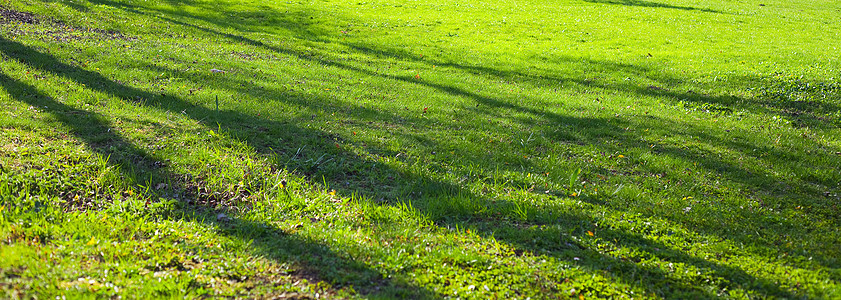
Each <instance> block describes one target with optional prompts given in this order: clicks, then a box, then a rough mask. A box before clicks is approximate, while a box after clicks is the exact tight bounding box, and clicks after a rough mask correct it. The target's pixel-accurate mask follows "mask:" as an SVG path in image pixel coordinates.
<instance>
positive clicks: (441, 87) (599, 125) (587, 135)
mask: <svg viewBox="0 0 841 300" xmlns="http://www.w3.org/2000/svg"><path fill="white" fill-rule="evenodd" d="M159 18H162V19H163V20H166V21H169V22H172V23H174V24H179V25H184V26H187V27H191V28H194V29H198V30H201V31H203V32H206V33H209V34H214V35H218V36H222V37H225V38H228V39H231V40H232V41H238V42H243V43H246V44H249V45H252V46H256V47H261V48H265V49H268V50H271V51H273V52H276V53H281V54H286V55H291V56H295V57H298V58H300V59H303V60H307V61H312V62H317V63H321V64H324V65H327V66H331V67H335V68H341V69H344V70H349V71H353V72H356V73H357V74H360V75H364V76H375V77H388V78H392V79H394V80H396V81H400V82H403V83H405V84H416V85H419V86H425V87H428V88H432V89H434V90H437V91H439V92H442V93H445V94H449V95H452V96H456V97H462V98H465V99H471V100H474V101H476V103H477V104H480V105H479V107H478V108H469V109H471V110H472V111H475V112H476V113H479V114H483V115H489V116H498V117H502V116H504V115H505V113H504V112H500V111H501V110H502V111H510V112H520V113H525V114H527V115H531V117H532V118H534V119H537V120H542V121H545V122H546V123H549V124H552V125H560V124H575V126H577V127H582V128H580V129H581V130H578V131H577V132H576V133H572V132H568V131H562V132H560V133H550V132H548V131H547V132H546V135H547V136H549V137H551V138H552V139H556V140H557V139H560V140H569V141H574V142H578V143H582V144H593V145H596V144H600V143H599V141H600V140H602V139H604V138H606V137H607V138H611V137H612V138H616V139H620V140H622V141H623V142H624V144H626V145H629V146H630V147H632V148H645V147H647V145H645V144H644V143H643V141H639V140H638V137H636V136H634V135H632V134H614V135H613V136H602V135H601V134H602V133H608V132H622V130H621V129H622V128H625V127H628V126H630V125H634V126H640V127H642V126H649V127H653V126H652V124H653V123H652V122H651V121H650V120H648V121H639V122H631V121H606V120H602V119H596V118H575V117H569V116H563V115H560V114H554V113H550V112H547V111H543V110H539V109H535V108H532V107H524V106H521V105H516V104H513V103H511V102H509V101H505V100H504V99H499V98H496V97H491V96H486V95H482V94H479V93H474V92H469V91H467V90H466V89H465V88H461V87H458V86H451V85H446V84H440V83H435V82H427V81H423V80H417V79H414V78H411V77H409V76H392V75H388V74H384V73H380V72H377V71H373V70H368V69H364V68H362V67H358V66H353V65H349V64H344V63H340V62H336V61H329V60H325V59H318V58H315V57H313V56H312V55H306V54H304V53H301V52H297V51H293V50H289V49H283V48H280V47H276V46H270V45H266V44H264V43H262V42H260V41H257V40H254V39H250V38H247V37H244V36H238V35H235V34H230V33H221V32H218V31H215V30H213V29H210V28H204V27H201V26H198V25H193V24H189V23H185V22H181V21H177V20H174V19H170V18H167V17H159ZM223 23H224V22H223ZM379 52H381V53H385V54H388V53H390V52H389V51H388V50H387V49H386V50H385V51H379ZM394 57H395V59H398V60H400V61H410V60H411V58H409V57H410V56H408V55H406V56H403V55H395V56H394ZM588 63H590V64H592V65H599V63H598V62H588ZM450 66H451V67H454V68H458V69H463V70H467V71H471V72H476V73H480V74H491V75H493V76H496V77H497V78H506V77H512V76H521V77H526V78H528V77H529V76H532V75H528V74H522V73H518V72H513V71H510V72H509V71H501V70H495V69H492V68H481V67H469V66H460V67H458V65H457V64H451V65H450ZM604 68H606V69H616V70H617V71H619V72H625V73H630V74H638V73H650V71H651V70H639V69H637V68H639V67H637V66H633V65H627V66H623V65H610V64H608V65H605V66H604ZM170 71H171V72H174V70H170ZM532 78H535V80H537V82H538V83H540V82H546V81H573V82H576V84H580V85H582V86H592V87H596V88H602V89H606V90H626V91H634V92H636V93H638V94H640V95H649V96H651V95H654V96H657V97H669V98H682V97H690V96H691V95H690V93H681V92H672V91H667V90H663V89H658V88H650V87H649V88H646V87H639V86H636V85H623V84H619V85H616V84H608V83H604V84H602V83H599V82H597V81H596V82H594V81H589V80H587V79H579V78H564V77H547V76H538V77H533V76H532ZM662 81H666V82H668V78H665V79H662ZM236 85H237V84H235V83H233V84H230V85H228V86H227V88H228V89H232V90H233V89H237V88H236V87H235V86H236ZM237 91H238V92H249V91H248V90H246V89H238V90H237ZM271 93H272V95H273V98H277V99H284V100H289V99H290V97H288V95H287V94H284V93H283V92H280V91H274V92H271ZM257 97H259V96H257ZM152 98H153V99H155V97H152ZM693 99H697V100H698V101H701V102H714V103H727V101H731V99H717V98H715V97H708V96H703V95H700V96H695V98H693ZM731 102H732V101H731ZM158 103H164V102H163V101H158ZM297 103H298V104H299V105H304V106H311V105H314V104H308V103H307V101H304V100H301V101H297ZM334 104H335V102H334ZM182 106H183V107H187V106H189V105H182ZM177 108H180V107H179V106H176V107H173V108H172V109H171V110H173V111H176V109H177ZM203 109H204V108H199V110H200V111H201V110H203ZM465 109H468V108H465ZM204 110H205V111H204V112H203V113H204V114H209V113H210V112H209V111H207V110H206V109H204ZM190 114H194V117H200V116H202V114H197V113H196V112H190ZM241 117H242V119H238V120H243V121H244V120H248V121H249V122H254V121H253V120H252V119H253V116H241ZM383 117H386V116H383V115H377V114H375V113H372V117H371V118H372V119H376V118H383ZM249 118H251V119H249ZM258 122H263V121H258ZM512 122H525V120H522V119H512ZM654 123H657V122H654ZM660 123H663V122H660ZM264 125H266V126H270V127H271V126H284V125H283V124H276V123H273V122H268V121H266V122H265V124H264ZM452 125H457V124H455V123H446V124H442V125H441V126H452ZM660 125H663V126H672V127H673V126H675V125H676V124H660ZM206 126H208V127H213V126H212V125H206ZM223 126H225V123H223ZM658 126H659V125H658ZM226 128H228V130H230V131H232V132H238V133H243V135H244V136H251V133H252V132H251V130H250V129H246V128H242V127H238V126H233V125H228V127H226ZM291 129H293V130H292V132H293V133H294V132H299V131H300V129H298V130H299V131H295V130H294V129H295V127H294V126H293V127H291ZM498 129H500V130H502V128H498ZM688 130H689V131H691V132H692V134H701V133H703V130H701V129H693V128H689V129H688ZM311 134H313V133H312V132H309V133H308V134H305V135H304V136H312V135H311ZM315 134H318V133H315ZM705 138H713V140H715V138H714V137H711V136H705ZM290 140H292V141H300V139H299V140H294V139H292V138H291V137H290ZM249 143H250V144H251V145H252V146H255V148H258V151H262V150H259V149H264V148H265V147H261V146H260V144H258V143H256V142H255V141H253V140H250V141H249ZM722 143H724V142H722ZM331 146H332V144H330V143H315V144H313V146H312V147H313V150H314V151H315V152H316V153H317V154H316V155H318V154H319V153H333V154H335V151H333V150H331ZM429 147H430V148H436V147H437V146H436V145H435V144H434V143H432V145H430V146H429ZM599 147H601V148H602V149H603V150H605V151H607V152H610V151H615V150H621V149H623V148H627V147H628V146H626V147H622V148H620V147H615V146H605V145H600V146H599ZM729 147H731V148H734V149H739V150H740V152H743V153H745V152H749V151H750V150H752V149H749V148H750V144H745V145H742V146H739V145H736V144H733V145H729ZM742 148H743V149H742ZM465 151H467V152H469V151H470V150H467V149H465ZM663 153H664V154H666V155H672V156H675V157H682V158H684V159H688V160H693V159H702V158H704V157H705V153H702V152H688V151H686V150H685V149H678V148H669V149H665V150H664V151H663ZM350 157H353V156H350ZM498 159H500V160H504V159H502V158H499V157H498ZM704 159H705V160H702V161H703V162H704V163H702V165H704V164H705V165H707V166H709V168H710V170H713V171H715V172H719V173H724V174H728V176H730V177H735V178H737V179H739V178H744V179H747V178H749V177H752V176H750V175H751V174H750V172H749V171H745V170H744V169H743V168H740V167H738V166H731V165H730V164H729V163H727V162H726V161H723V160H720V159H715V158H709V157H707V158H704ZM355 160H357V161H359V162H361V163H365V161H364V160H360V159H358V158H356V159H355ZM491 167H493V166H490V165H483V166H482V168H484V169H489V168H491ZM512 170H514V168H513V167H512ZM386 172H391V173H395V175H397V176H396V177H401V176H404V175H401V174H400V173H401V172H400V171H397V170H386ZM409 176H414V177H411V178H408V179H405V180H404V181H403V182H404V183H407V184H409V185H410V186H411V185H412V184H414V185H415V186H416V187H417V188H418V189H425V190H431V189H427V188H424V187H423V186H422V185H423V184H418V183H417V182H416V181H424V182H428V183H429V184H431V185H435V186H438V188H440V189H443V190H449V191H451V193H449V194H447V193H444V194H441V195H439V197H438V198H440V199H446V198H447V197H449V196H448V195H452V194H466V195H469V196H468V197H469V198H473V199H474V200H475V201H478V202H481V203H483V204H486V205H492V203H491V202H492V201H490V200H487V199H483V198H482V197H480V196H477V195H472V194H470V193H469V192H468V191H465V190H463V188H461V187H456V186H455V185H452V184H450V183H446V182H441V181H438V180H432V179H429V178H426V177H425V176H423V175H418V174H414V175H412V174H410V175H409ZM311 179H312V178H311ZM372 180H374V181H382V180H381V179H372ZM313 181H317V180H314V179H313ZM745 184H746V185H750V186H756V187H757V189H768V188H771V187H772V186H771V185H769V181H760V182H759V183H756V182H746V183H745ZM334 186H339V187H341V186H342V185H341V184H337V185H334ZM339 189H340V190H342V191H343V192H344V193H351V192H354V190H353V189H352V188H339ZM372 193H373V194H375V193H376V192H372ZM427 196H428V195H427ZM409 199H413V200H412V201H416V204H417V205H415V206H416V207H427V206H428V205H427V204H428V203H425V202H424V201H425V200H424V199H423V198H419V197H414V198H412V197H409ZM442 209H443V211H444V212H445V213H450V215H453V217H452V218H451V219H449V220H446V219H445V220H442V221H440V222H442V223H439V224H441V225H442V226H453V227H454V226H457V225H464V224H471V222H473V221H465V220H480V221H481V220H483V219H487V217H486V216H482V215H475V214H471V213H469V212H462V211H460V210H459V209H457V208H455V207H444V208H442ZM535 210H537V208H536V209H535ZM560 215H561V216H563V217H565V218H567V219H570V220H576V221H577V222H590V221H592V220H589V219H586V218H581V217H577V216H573V215H566V214H563V213H560ZM747 217H750V216H747ZM712 221H713V220H710V222H712ZM678 223H681V222H678ZM547 224H548V223H547ZM707 224H709V223H707ZM700 227H703V226H699V228H693V230H697V231H700V232H703V231H705V229H704V228H700ZM511 231H512V232H513V233H510V234H508V235H504V236H503V237H500V235H499V234H497V233H496V232H498V230H497V229H493V228H490V227H486V228H484V229H482V230H481V232H483V233H487V234H493V235H495V236H496V237H497V238H500V239H501V240H503V241H506V242H509V243H512V244H515V245H518V247H520V248H521V249H526V250H535V251H536V250H538V249H540V247H541V245H536V244H534V243H533V242H530V241H525V240H522V239H521V238H520V236H519V235H518V234H517V233H518V232H523V230H521V229H519V228H513V229H512V230H511ZM607 233H608V234H609V235H612V236H615V237H618V238H621V239H624V240H632V241H636V243H637V244H641V246H640V247H639V248H640V249H643V251H644V252H648V253H652V255H654V256H660V253H666V255H664V257H668V258H672V259H674V260H677V261H679V262H683V263H686V264H691V265H695V266H696V267H698V268H700V269H711V270H713V273H714V274H716V275H719V274H720V275H721V277H722V278H725V279H726V281H727V282H725V283H722V285H721V286H722V287H741V288H744V289H747V290H754V291H759V292H761V291H762V290H766V291H771V292H773V293H775V294H778V295H785V296H789V297H791V296H792V295H791V294H789V293H788V292H787V291H784V290H781V289H780V288H779V287H778V286H776V285H773V284H770V286H769V283H768V282H767V281H766V280H764V279H761V278H753V277H751V276H750V275H747V274H746V273H745V272H744V271H742V270H739V269H738V268H733V267H729V266H726V265H723V264H716V263H712V262H709V261H706V260H704V259H700V258H696V257H693V256H690V255H687V254H685V253H683V252H682V251H678V250H664V251H663V252H660V251H659V250H651V249H661V250H662V249H667V248H666V247H665V245H663V244H660V243H657V242H654V241H649V240H646V239H645V238H642V237H640V236H638V235H635V234H633V233H627V232H624V231H620V230H614V231H613V232H611V231H609V230H608V231H607ZM711 233H715V232H714V231H711ZM538 236H540V237H541V238H542V239H546V240H549V241H554V240H556V238H555V237H553V235H552V234H551V233H550V232H547V233H545V234H544V233H540V234H538ZM582 236H583V235H582ZM722 238H725V237H722ZM726 239H734V237H726ZM736 239H737V240H740V241H745V242H747V243H751V241H750V240H751V239H750V238H749V236H747V235H745V234H743V235H742V236H741V238H739V237H738V236H737V237H736ZM563 242H564V241H557V244H561V243H563ZM754 243H756V242H754ZM758 245H759V246H761V247H763V248H766V247H767V248H769V249H774V248H778V247H776V246H773V245H772V244H770V243H765V242H758ZM563 251H565V250H550V255H553V256H558V257H561V258H565V259H567V260H568V259H569V256H570V255H568V254H565V253H564V252H563ZM575 251H578V252H579V253H580V252H583V253H585V254H586V253H589V254H588V256H592V257H595V258H598V259H602V258H604V259H607V260H610V259H608V258H607V257H604V255H602V254H599V253H598V252H596V251H594V250H589V249H584V251H582V250H581V249H579V250H575ZM670 251H671V252H670ZM576 255H577V254H576ZM578 264H582V265H585V266H587V265H588V264H589V262H579V263H578ZM613 265H615V266H616V267H615V269H618V270H623V271H611V272H612V273H613V275H615V276H618V277H619V278H620V280H624V281H626V282H634V275H632V274H635V273H637V274H639V273H645V274H649V276H652V277H653V278H659V279H662V280H663V281H666V282H670V281H671V280H670V279H669V278H668V277H669V276H668V274H665V273H663V272H662V271H660V270H656V269H646V268H645V267H641V266H639V265H637V264H635V263H627V262H622V261H621V260H619V261H615V262H614V263H613ZM589 266H590V267H591V268H592V269H602V268H603V265H601V264H595V263H594V264H592V265H589ZM625 270H627V271H625ZM756 282H759V283H761V284H760V285H759V286H760V287H754V286H752V285H751V284H753V283H756ZM673 286H674V287H675V290H672V291H667V292H664V291H656V292H657V293H658V294H660V295H666V296H670V295H671V296H678V295H680V293H682V292H692V291H696V290H695V287H692V286H689V285H686V284H682V283H677V284H674V285H673ZM704 295H706V296H709V297H712V296H714V295H712V294H704Z"/></svg>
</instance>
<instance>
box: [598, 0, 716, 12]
mask: <svg viewBox="0 0 841 300" xmlns="http://www.w3.org/2000/svg"><path fill="white" fill-rule="evenodd" d="M584 1H586V2H590V3H599V4H609V5H622V6H635V7H652V8H668V9H679V10H686V11H702V12H708V13H717V14H720V13H722V12H721V11H718V10H714V9H709V8H696V7H691V6H679V5H671V4H666V3H660V2H654V1H644V0H584Z"/></svg>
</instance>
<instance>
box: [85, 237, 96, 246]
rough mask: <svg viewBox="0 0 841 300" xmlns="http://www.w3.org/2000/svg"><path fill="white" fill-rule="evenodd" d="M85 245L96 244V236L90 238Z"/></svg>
mask: <svg viewBox="0 0 841 300" xmlns="http://www.w3.org/2000/svg"><path fill="white" fill-rule="evenodd" d="M86 245H88V246H91V245H96V238H91V240H90V241H88V243H87V244H86Z"/></svg>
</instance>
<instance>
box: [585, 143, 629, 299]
mask: <svg viewBox="0 0 841 300" xmlns="http://www.w3.org/2000/svg"><path fill="white" fill-rule="evenodd" d="M619 158H625V156H624V155H622V154H619ZM582 297H584V296H582Z"/></svg>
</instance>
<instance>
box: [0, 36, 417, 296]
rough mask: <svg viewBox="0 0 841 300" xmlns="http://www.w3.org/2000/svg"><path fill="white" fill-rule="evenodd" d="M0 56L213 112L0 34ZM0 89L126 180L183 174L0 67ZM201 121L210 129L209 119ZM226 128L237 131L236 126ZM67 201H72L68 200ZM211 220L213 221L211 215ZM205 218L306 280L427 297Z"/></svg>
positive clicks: (246, 225) (198, 113) (335, 257)
mask: <svg viewBox="0 0 841 300" xmlns="http://www.w3.org/2000/svg"><path fill="white" fill-rule="evenodd" d="M0 54H2V55H3V56H4V57H8V58H10V59H13V60H16V61H18V62H20V63H22V64H24V65H27V67H29V68H33V69H37V70H40V71H46V72H49V73H52V74H53V75H55V76H59V77H63V78H66V79H69V80H72V81H74V82H76V83H79V84H83V85H85V86H87V87H89V88H91V89H93V90H96V91H100V92H103V93H106V94H109V95H111V96H114V97H117V98H121V99H137V98H140V99H144V100H146V101H147V102H146V103H147V104H146V105H148V106H151V107H158V105H163V104H164V103H165V104H166V106H167V107H169V109H170V110H172V111H174V112H177V111H187V110H189V111H190V113H189V116H190V117H192V118H195V119H206V118H207V117H208V116H213V115H215V114H214V113H213V111H211V110H208V109H206V108H203V107H197V106H193V105H191V104H189V103H187V102H184V101H183V100H181V99H178V98H176V97H172V96H162V95H156V94H151V93H149V92H146V91H142V90H139V89H136V88H133V87H129V86H125V85H122V84H119V83H116V82H114V81H112V80H110V79H107V78H105V77H103V76H102V75H100V74H99V73H95V72H91V71H87V70H84V69H81V68H78V67H74V66H71V65H68V64H66V63H64V62H62V61H59V60H58V59H56V58H54V57H52V56H50V55H49V54H45V53H41V52H39V51H36V50H35V49H32V48H30V47H28V46H25V45H23V44H20V43H18V42H15V41H11V40H8V39H6V38H5V37H0ZM0 87H2V88H3V89H4V90H6V91H7V92H8V93H9V94H11V95H12V97H13V98H14V99H15V100H17V101H21V102H24V103H27V104H29V105H32V106H35V107H38V108H39V109H43V111H45V112H47V113H49V114H51V115H53V116H54V117H55V118H56V119H57V121H59V122H60V123H62V124H64V125H65V126H67V127H69V132H70V133H71V134H72V135H73V136H75V137H76V138H78V139H80V140H81V141H82V142H83V143H85V144H86V145H87V146H88V147H89V148H90V149H91V150H92V151H93V152H95V153H97V154H99V155H100V156H101V157H108V163H109V165H113V166H117V167H118V168H119V170H120V171H121V172H122V175H123V176H124V177H127V178H129V179H130V178H137V177H140V178H154V179H151V180H156V181H158V182H160V181H165V180H168V179H173V178H182V177H183V176H180V175H179V174H172V173H169V172H168V171H167V169H166V167H156V164H155V162H159V161H161V160H162V159H161V158H160V157H156V156H154V155H150V154H149V153H148V152H147V151H145V150H143V149H140V148H138V147H137V146H135V145H134V144H132V143H131V142H129V141H128V140H126V139H125V138H123V137H121V136H120V135H118V134H116V131H115V130H111V129H112V128H113V127H112V126H111V124H109V122H108V121H107V120H106V119H105V118H104V117H103V116H102V115H99V114H97V113H93V112H89V111H85V110H80V109H77V108H73V107H71V106H69V105H66V104H64V103H61V102H59V101H57V100H55V99H54V98H52V97H50V96H49V95H47V94H45V93H43V92H40V91H39V90H38V89H37V88H36V87H34V86H31V85H29V84H27V83H24V82H21V81H19V80H17V79H15V78H13V77H11V76H10V75H8V74H6V73H4V72H2V71H0ZM153 99H156V100H157V101H155V100H153ZM226 114H228V115H234V116H233V117H232V118H231V119H232V120H246V119H253V118H254V117H253V116H246V115H241V114H240V113H238V112H234V111H230V112H226ZM208 122H210V121H208ZM220 122H221V121H220ZM260 123H261V124H263V125H265V126H275V127H282V128H285V129H287V130H292V131H296V132H297V133H298V134H301V135H303V136H309V135H311V134H312V133H305V132H303V131H304V130H303V129H300V128H297V129H296V128H292V127H291V126H288V125H280V124H272V122H269V121H267V120H262V121H261V122H260ZM221 124H225V123H216V124H215V125H217V126H221ZM205 125H206V126H209V127H211V125H210V124H209V123H207V124H205ZM225 127H227V126H225ZM231 130H232V131H237V130H238V129H231ZM169 182H172V181H169ZM130 184H137V181H133V182H130ZM151 184H155V182H151ZM182 184H183V183H182ZM187 184H190V183H187ZM189 188H190V187H188V186H187V185H182V186H180V187H174V189H176V190H186V189H189ZM69 205H74V204H73V203H70V204H69ZM210 212H212V210H211V211H210ZM181 214H183V216H184V217H183V218H184V219H186V220H188V221H193V222H198V221H200V220H208V218H206V217H207V215H208V214H209V213H208V211H207V210H206V209H203V208H201V207H194V206H193V207H191V206H188V207H186V208H185V209H184V210H183V211H182V212H181ZM210 215H213V214H210ZM210 219H211V220H213V218H212V217H211V218H210ZM204 222H206V223H208V224H211V225H218V226H219V227H221V228H222V232H223V233H225V234H228V235H230V236H233V237H237V238H239V239H242V240H246V241H247V240H251V241H252V243H251V245H253V246H254V247H255V248H256V249H257V251H258V252H260V253H263V255H265V256H267V257H270V258H274V259H277V260H279V261H281V262H283V260H284V259H293V261H292V262H293V263H295V264H298V266H299V267H301V268H302V269H303V270H304V272H303V273H301V274H300V275H301V276H303V277H305V278H307V279H310V280H318V281H327V282H331V283H333V284H336V285H338V286H352V287H353V288H354V289H355V290H356V291H358V292H361V293H363V294H365V295H371V296H374V295H379V296H389V297H404V298H405V297H411V298H426V297H431V295H432V294H431V293H430V292H429V291H426V290H424V289H423V288H419V287H416V286H411V285H408V284H404V283H396V282H393V281H391V280H388V279H384V278H385V276H383V275H382V274H381V273H379V272H378V271H376V270H374V269H371V268H370V267H368V266H366V265H365V264H363V263H360V262H356V261H354V260H352V259H347V258H344V257H342V256H341V255H339V254H336V253H335V252H334V251H332V250H331V249H329V247H327V246H325V245H322V244H320V243H318V242H316V241H312V240H309V239H307V238H304V237H300V236H296V235H294V234H286V233H284V232H283V231H282V230H280V229H277V228H275V227H274V226H272V225H270V224H263V223H255V222H253V221H248V220H243V219H236V218H235V219H230V220H224V221H220V222H208V221H204ZM257 229H260V230H259V231H258V230H257ZM261 231H262V232H269V233H273V234H268V235H266V236H263V237H259V238H255V237H254V236H253V235H252V234H253V233H254V232H261Z"/></svg>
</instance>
